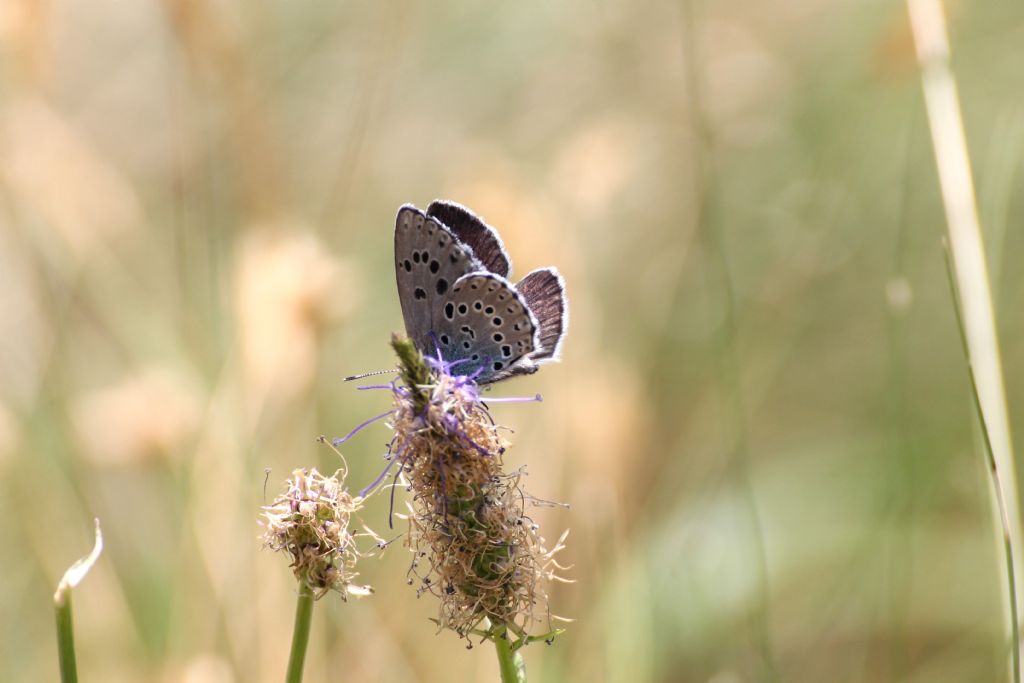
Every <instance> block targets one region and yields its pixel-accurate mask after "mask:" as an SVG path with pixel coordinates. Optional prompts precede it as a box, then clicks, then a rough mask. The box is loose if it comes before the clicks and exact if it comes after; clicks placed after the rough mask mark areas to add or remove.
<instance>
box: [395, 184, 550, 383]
mask: <svg viewBox="0 0 1024 683" xmlns="http://www.w3.org/2000/svg"><path fill="white" fill-rule="evenodd" d="M511 271H512V264H511V261H510V260H509V257H508V254H507V253H506V251H505V247H504V245H503V244H502V242H501V238H500V237H498V233H497V231H495V230H494V228H492V227H490V226H489V225H487V224H486V223H485V222H484V221H483V220H482V219H480V218H479V217H478V216H477V215H476V214H474V213H473V212H472V211H470V210H469V209H467V208H466V207H464V206H461V205H459V204H456V203H455V202H450V201H441V200H438V201H434V202H432V203H431V204H430V206H428V207H427V211H426V213H424V212H423V211H420V210H419V209H417V208H416V207H415V206H412V205H410V204H406V205H404V206H402V207H401V208H400V209H399V210H398V217H397V218H396V219H395V273H396V280H397V282H398V300H399V302H400V303H401V305H402V317H403V318H404V319H405V330H406V333H407V334H408V335H409V338H410V339H412V341H413V343H414V344H415V345H416V348H418V349H419V351H420V352H421V353H423V354H424V355H430V356H436V355H437V354H440V355H441V358H442V359H443V360H444V361H445V362H446V363H449V364H450V366H451V367H452V370H453V371H454V372H457V373H458V374H460V375H467V376H469V377H473V378H474V379H475V380H476V381H477V383H479V384H490V383H492V382H497V381H499V380H502V379H506V378H508V377H513V376H515V375H528V374H531V373H534V372H536V371H537V369H538V367H539V365H540V364H541V363H545V362H549V361H555V360H558V352H559V348H560V347H561V344H562V340H563V339H564V338H565V331H566V328H567V324H568V320H569V310H568V302H567V300H566V297H565V281H564V280H563V279H562V276H561V275H559V273H558V271H557V270H556V269H554V268H540V269H538V270H535V271H533V272H531V273H530V274H528V275H527V276H526V277H524V278H523V279H522V280H520V281H519V282H518V283H516V284H512V282H511V281H510V280H509V279H508V277H509V275H510V273H511Z"/></svg>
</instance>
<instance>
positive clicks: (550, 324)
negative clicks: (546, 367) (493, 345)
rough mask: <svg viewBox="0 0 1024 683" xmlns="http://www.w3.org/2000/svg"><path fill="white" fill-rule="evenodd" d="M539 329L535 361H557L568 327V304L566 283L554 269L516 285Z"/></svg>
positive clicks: (529, 277) (531, 275)
mask: <svg viewBox="0 0 1024 683" xmlns="http://www.w3.org/2000/svg"><path fill="white" fill-rule="evenodd" d="M516 291H518V292H519V293H520V294H521V295H522V297H523V299H525V301H526V304H527V306H529V308H530V312H531V313H533V315H534V316H535V317H536V319H537V324H538V326H539V328H540V332H539V335H538V339H539V343H538V348H537V350H536V351H534V352H533V354H532V355H531V356H530V357H531V358H532V359H533V360H535V361H544V360H558V351H559V348H560V347H561V345H562V340H563V339H564V338H565V332H566V330H567V329H568V327H569V302H568V300H567V299H566V297H565V280H563V279H562V276H561V275H559V274H558V271H557V270H555V269H554V268H541V269H540V270H535V271H533V272H532V273H530V274H529V275H527V276H526V277H524V278H523V279H522V280H520V281H519V284H517V285H516Z"/></svg>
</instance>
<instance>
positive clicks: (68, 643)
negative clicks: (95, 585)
mask: <svg viewBox="0 0 1024 683" xmlns="http://www.w3.org/2000/svg"><path fill="white" fill-rule="evenodd" d="M101 552H103V532H102V531H101V530H100V520H98V519H97V520H96V541H95V542H94V543H93V546H92V552H90V553H89V554H88V555H86V556H85V557H83V558H81V559H79V560H77V561H76V562H75V563H74V564H73V565H71V566H70V567H69V568H68V570H67V571H66V572H64V576H63V577H62V578H61V580H60V583H59V584H57V591H56V592H55V593H54V594H53V603H54V605H55V606H56V608H57V653H58V656H59V658H60V679H61V681H63V683H76V682H77V681H78V665H77V663H76V661H75V637H74V635H75V634H74V628H73V623H72V618H71V590H72V589H73V588H74V587H75V586H77V585H78V584H79V583H81V581H82V579H84V578H85V575H86V574H88V573H89V570H90V569H92V566H93V565H94V564H96V560H98V559H99V557H100V553H101Z"/></svg>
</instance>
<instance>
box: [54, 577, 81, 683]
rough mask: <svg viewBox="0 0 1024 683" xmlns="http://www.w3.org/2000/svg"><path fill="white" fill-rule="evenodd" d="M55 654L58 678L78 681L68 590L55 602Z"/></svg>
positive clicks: (73, 682)
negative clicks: (58, 663)
mask: <svg viewBox="0 0 1024 683" xmlns="http://www.w3.org/2000/svg"><path fill="white" fill-rule="evenodd" d="M57 655H58V657H59V659H60V680H61V681H63V683H78V664H77V663H76V662H75V634H74V629H73V628H72V624H71V591H70V590H68V591H66V592H65V593H64V595H62V596H61V599H60V600H59V601H58V604H57Z"/></svg>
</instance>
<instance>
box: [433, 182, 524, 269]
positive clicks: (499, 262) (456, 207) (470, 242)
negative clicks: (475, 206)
mask: <svg viewBox="0 0 1024 683" xmlns="http://www.w3.org/2000/svg"><path fill="white" fill-rule="evenodd" d="M427 215H428V216H432V217H434V218H436V219H437V220H439V221H440V222H441V223H443V224H444V225H445V226H447V227H448V229H449V230H451V231H452V233H453V234H454V235H455V236H456V237H458V238H459V240H460V241H461V242H463V243H464V244H466V245H467V246H469V248H470V249H472V250H473V254H474V255H475V256H476V257H477V259H479V261H480V262H481V263H482V264H484V267H485V268H486V269H487V270H489V271H490V272H492V273H496V274H498V275H500V276H502V277H508V276H509V274H510V273H511V272H512V261H511V260H510V259H509V256H508V252H506V251H505V245H504V244H502V242H501V238H500V237H498V232H497V230H495V229H494V228H492V227H491V226H489V225H487V223H485V222H484V221H483V219H482V218H480V217H479V216H477V215H476V214H475V213H473V212H472V211H470V210H469V209H467V208H466V207H464V206H462V205H461V204H456V203H455V202H450V201H447V200H440V199H439V200H435V201H433V202H431V203H430V206H428V207H427Z"/></svg>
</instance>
